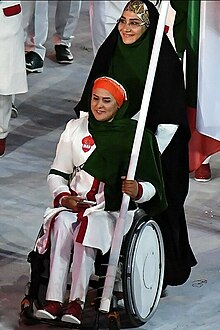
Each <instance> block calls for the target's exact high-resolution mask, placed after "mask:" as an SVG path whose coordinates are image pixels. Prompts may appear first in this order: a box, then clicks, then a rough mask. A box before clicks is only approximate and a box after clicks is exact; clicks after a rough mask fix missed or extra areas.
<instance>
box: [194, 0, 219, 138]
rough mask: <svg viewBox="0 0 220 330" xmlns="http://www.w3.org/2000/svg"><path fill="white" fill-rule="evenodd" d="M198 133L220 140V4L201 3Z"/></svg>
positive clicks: (214, 2)
mask: <svg viewBox="0 0 220 330" xmlns="http://www.w3.org/2000/svg"><path fill="white" fill-rule="evenodd" d="M198 69H199V71H198V104H197V129H198V131H199V132H200V133H202V134H204V135H207V136H210V137H212V138H214V139H217V140H220V1H201V13H200V45H199V68H198Z"/></svg>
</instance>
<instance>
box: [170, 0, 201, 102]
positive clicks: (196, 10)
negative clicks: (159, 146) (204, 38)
mask: <svg viewBox="0 0 220 330" xmlns="http://www.w3.org/2000/svg"><path fill="white" fill-rule="evenodd" d="M170 3H171V6H172V7H173V9H174V10H175V11H176V16H175V21H174V26H173V36H174V41H175V46H176V50H177V53H178V55H179V57H180V58H183V53H184V51H185V50H186V90H187V104H188V106H190V107H193V108H195V107H196V103H197V81H198V51H199V23H200V0H190V1H179V0H173V1H170Z"/></svg>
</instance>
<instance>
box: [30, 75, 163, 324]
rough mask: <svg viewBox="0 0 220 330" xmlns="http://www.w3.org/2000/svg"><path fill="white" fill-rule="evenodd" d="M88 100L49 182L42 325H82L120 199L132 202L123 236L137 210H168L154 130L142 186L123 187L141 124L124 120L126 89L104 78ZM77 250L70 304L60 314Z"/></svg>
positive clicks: (68, 131) (41, 245) (64, 138)
mask: <svg viewBox="0 0 220 330" xmlns="http://www.w3.org/2000/svg"><path fill="white" fill-rule="evenodd" d="M91 94H92V96H91V112H90V113H89V115H88V114H87V115H85V116H83V117H81V118H80V119H76V120H70V121H69V122H68V123H67V126H66V128H65V130H64V132H63V133H62V135H61V138H60V140H59V143H58V146H57V150H56V157H55V159H54V161H53V164H52V166H51V170H50V173H49V176H48V185H49V189H50V191H51V193H52V195H53V198H54V208H52V209H50V208H49V209H47V211H46V214H45V219H44V235H43V236H42V237H40V238H39V239H38V240H37V249H38V251H39V253H44V252H45V250H46V249H47V247H48V243H50V245H51V246H50V248H51V252H50V276H49V284H48V288H47V293H46V304H45V306H44V308H43V309H39V310H38V311H37V312H36V316H37V317H38V318H41V319H56V318H57V317H61V320H62V321H64V322H70V323H76V324H80V323H81V321H82V311H83V306H84V304H85V299H86V293H87V290H88V285H89V280H90V277H91V276H92V275H93V274H94V262H95V257H96V253H97V250H101V252H102V253H103V254H105V253H106V252H107V251H108V250H109V249H110V246H111V240H112V236H113V231H114V226H115V222H116V220H117V218H118V215H119V209H120V205H121V200H122V194H123V193H126V194H128V195H129V196H130V197H131V202H130V207H129V210H128V213H127V218H126V230H125V233H126V232H127V231H128V230H129V227H130V225H131V223H132V219H133V215H134V212H135V209H136V208H137V206H136V203H141V205H145V204H146V205H145V206H146V207H147V208H149V212H150V213H151V211H152V212H153V209H154V207H155V210H157V212H158V211H159V209H160V208H165V207H166V199H165V195H164V190H163V180H162V176H161V169H160V157H159V150H158V147H157V143H156V139H155V137H154V135H153V133H151V132H150V131H147V132H146V134H145V140H144V142H143V143H144V149H143V150H145V152H144V156H141V157H140V165H139V166H138V168H137V176H138V178H139V179H138V180H137V179H135V180H126V173H127V172H126V168H127V167H128V163H129V157H130V152H131V147H132V143H133V137H134V133H135V128H136V121H135V120H131V119H128V118H125V119H123V115H124V110H123V106H124V105H125V104H126V103H127V102H126V91H125V89H124V88H123V87H122V86H121V85H120V84H119V83H118V82H117V81H115V80H114V79H111V78H108V77H100V78H97V79H96V80H95V82H94V84H93V88H92V93H91ZM124 141H126V143H124ZM145 156H146V157H145ZM142 157H143V158H142ZM146 169H147V170H146ZM72 249H73V260H72V267H71V271H72V284H71V290H70V295H69V304H68V307H67V309H64V310H62V303H63V302H64V296H65V292H66V282H67V274H68V272H69V265H70V257H71V251H72Z"/></svg>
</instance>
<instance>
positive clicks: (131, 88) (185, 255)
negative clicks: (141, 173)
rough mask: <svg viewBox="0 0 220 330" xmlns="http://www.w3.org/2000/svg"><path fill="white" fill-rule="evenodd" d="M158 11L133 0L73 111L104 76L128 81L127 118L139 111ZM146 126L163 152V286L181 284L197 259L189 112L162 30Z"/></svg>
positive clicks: (177, 67)
mask: <svg viewBox="0 0 220 330" xmlns="http://www.w3.org/2000/svg"><path fill="white" fill-rule="evenodd" d="M158 16H159V14H158V11H157V9H156V8H155V6H154V5H153V4H152V3H151V2H150V1H148V0H144V1H136V0H131V1H130V2H128V4H127V5H126V7H125V9H124V11H123V13H122V16H121V18H120V19H119V21H118V23H117V25H116V27H115V28H114V30H113V31H112V33H111V34H110V35H109V36H108V38H107V39H106V40H105V42H104V43H103V44H102V46H101V47H100V48H99V51H98V53H97V55H96V58H95V60H94V63H93V66H92V68H91V71H90V74H89V77H88V80H87V82H86V85H85V88H84V91H83V94H82V98H81V100H80V102H79V103H78V104H77V106H76V108H75V111H76V113H77V114H79V112H80V111H88V105H89V104H88V103H87V100H88V99H89V90H90V86H91V84H92V82H93V81H94V79H95V78H97V77H99V76H101V75H108V76H110V77H112V78H114V79H116V80H117V81H119V82H120V83H121V84H122V85H124V86H126V89H127V91H128V97H129V99H130V104H129V107H128V109H127V111H126V116H127V117H130V118H132V117H134V116H135V115H137V114H138V112H139V110H140V107H141V102H142V96H143V91H144V87H145V81H146V77H147V72H148V66H149V60H150V55H151V51H152V47H153V42H154V36H155V32H156V27H157V21H158ZM146 128H148V129H150V130H151V131H152V132H154V133H155V135H156V137H157V141H158V145H159V149H160V151H161V153H162V155H161V160H162V167H163V176H164V182H165V191H166V197H167V202H168V208H167V209H166V210H165V211H164V212H162V213H160V214H159V215H157V216H155V220H156V221H157V223H158V224H159V226H160V229H161V231H162V235H163V240H164V246H165V260H166V261H165V278H164V285H180V284H183V283H184V282H185V281H186V280H187V279H188V277H189V275H190V272H191V267H192V266H194V265H196V259H195V257H194V255H193V252H192V250H191V247H190V244H189V239H188V233H187V226H186V219H185V212H184V202H185V199H186V196H187V193H188V183H189V175H188V141H189V137H190V133H189V128H188V123H187V117H186V101H185V88H184V77H183V72H182V65H181V62H180V61H179V58H178V56H177V54H176V52H175V50H174V49H173V47H172V45H171V43H170V41H169V39H168V38H167V36H166V35H165V34H164V36H163V40H162V45H161V50H160V55H159V59H158V65H157V70H156V74H155V79H154V84H153V90H152V94H151V99H150V104H149V109H148V115H147V119H146Z"/></svg>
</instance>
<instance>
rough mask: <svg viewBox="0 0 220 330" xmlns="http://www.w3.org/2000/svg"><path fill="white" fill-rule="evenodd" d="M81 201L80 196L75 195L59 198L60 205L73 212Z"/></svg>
mask: <svg viewBox="0 0 220 330" xmlns="http://www.w3.org/2000/svg"><path fill="white" fill-rule="evenodd" d="M82 201H83V198H82V197H77V196H64V197H63V198H62V200H61V205H62V206H64V207H66V208H67V209H70V210H73V211H74V212H78V211H79V207H78V204H79V203H80V202H82Z"/></svg>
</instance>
